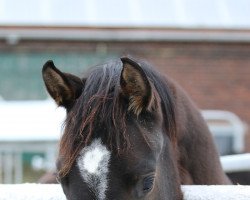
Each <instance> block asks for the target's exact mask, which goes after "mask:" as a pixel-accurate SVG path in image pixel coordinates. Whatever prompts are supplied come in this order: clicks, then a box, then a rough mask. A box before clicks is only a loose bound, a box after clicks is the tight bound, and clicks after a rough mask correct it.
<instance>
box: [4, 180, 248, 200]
mask: <svg viewBox="0 0 250 200" xmlns="http://www.w3.org/2000/svg"><path fill="white" fill-rule="evenodd" d="M182 190H183V193H184V200H249V199H250V186H240V185H238V186H232V185H230V186H223V185H220V186H215V185H212V186H199V185H197V186H188V185H185V186H182ZM0 192H1V194H0V200H66V198H65V196H64V194H63V191H62V189H61V186H60V185H56V184H48V185H43V184H19V185H0Z"/></svg>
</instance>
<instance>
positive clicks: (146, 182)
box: [142, 176, 154, 192]
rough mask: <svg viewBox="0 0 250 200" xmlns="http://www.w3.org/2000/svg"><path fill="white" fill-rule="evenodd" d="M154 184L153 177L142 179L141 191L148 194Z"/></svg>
mask: <svg viewBox="0 0 250 200" xmlns="http://www.w3.org/2000/svg"><path fill="white" fill-rule="evenodd" d="M153 184H154V176H148V177H146V178H144V179H143V188H142V189H143V191H144V192H149V191H150V190H152V188H153Z"/></svg>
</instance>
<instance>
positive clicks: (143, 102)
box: [120, 57, 154, 115]
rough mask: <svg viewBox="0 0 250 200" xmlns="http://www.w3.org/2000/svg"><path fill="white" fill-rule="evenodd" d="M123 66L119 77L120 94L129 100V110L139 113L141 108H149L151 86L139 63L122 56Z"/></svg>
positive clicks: (151, 98) (151, 99)
mask: <svg viewBox="0 0 250 200" xmlns="http://www.w3.org/2000/svg"><path fill="white" fill-rule="evenodd" d="M121 61H122V63H123V68H122V72H121V77H120V85H121V90H122V94H123V95H124V96H125V97H127V99H128V100H129V110H131V111H133V112H134V113H135V114H136V115H139V114H140V113H141V111H142V110H143V109H145V110H151V108H152V102H153V100H154V96H153V94H152V86H151V83H150V81H149V80H148V77H147V76H146V74H145V72H144V71H143V69H142V68H141V66H140V64H139V63H137V62H136V61H134V60H132V59H130V58H128V57H122V58H121Z"/></svg>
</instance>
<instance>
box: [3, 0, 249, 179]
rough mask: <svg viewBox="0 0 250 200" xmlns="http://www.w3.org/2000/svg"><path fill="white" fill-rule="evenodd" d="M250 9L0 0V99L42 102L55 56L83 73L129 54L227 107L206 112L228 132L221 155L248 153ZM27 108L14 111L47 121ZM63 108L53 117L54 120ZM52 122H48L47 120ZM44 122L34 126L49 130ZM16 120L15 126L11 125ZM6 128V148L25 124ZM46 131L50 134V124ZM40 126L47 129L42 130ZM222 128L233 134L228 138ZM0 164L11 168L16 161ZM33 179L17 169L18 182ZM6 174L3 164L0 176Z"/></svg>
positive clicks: (231, 2)
mask: <svg viewBox="0 0 250 200" xmlns="http://www.w3.org/2000/svg"><path fill="white" fill-rule="evenodd" d="M249 8H250V1H248V0H238V1H235V0H209V1H200V0H157V1H151V0H126V1H117V0H106V1H100V0H72V1H65V0H51V1H50V0H37V1H32V0H23V1H17V0H0V105H2V106H3V107H5V106H6V103H17V104H19V103H20V101H21V103H23V101H29V102H28V104H29V103H31V102H33V103H34V101H35V102H36V103H37V107H41V105H44V104H46V103H48V101H46V100H47V98H48V95H47V94H46V92H45V89H44V86H43V83H42V78H41V68H42V66H43V64H44V63H45V62H46V61H47V60H49V59H52V60H53V61H54V62H55V64H56V66H58V67H60V69H62V70H65V71H68V72H71V73H75V74H81V73H83V71H84V70H85V69H87V68H88V67H91V66H93V65H97V64H99V63H103V62H105V61H107V60H110V59H113V58H119V56H122V55H127V54H129V55H132V56H133V57H136V58H141V59H145V60H147V61H149V62H151V63H152V64H153V65H155V67H157V68H158V69H159V70H160V71H161V72H162V73H165V74H166V75H168V76H170V77H172V78H173V79H175V80H176V81H177V82H178V83H179V84H180V85H181V86H182V87H183V88H184V89H185V90H186V91H187V92H188V93H189V94H190V96H191V97H192V98H193V100H194V101H195V102H196V103H197V105H198V106H199V108H201V109H202V110H220V111H219V112H216V111H215V112H210V113H209V112H206V113H205V112H204V115H205V117H206V119H207V120H208V121H209V122H208V123H209V125H210V127H211V129H213V132H223V134H218V135H217V139H218V140H217V142H218V144H221V143H220V142H222V143H223V145H224V146H223V145H222V146H223V147H222V149H221V150H220V151H221V154H226V153H227V154H232V153H240V152H250V134H249V131H247V127H248V126H249V124H250V109H248V106H249V103H250V12H249ZM43 100H44V101H43ZM39 102H40V103H41V104H39ZM12 105H14V104H12ZM50 105H51V104H50ZM11 107H12V106H11ZM5 108H6V107H5ZM26 109H27V110H26V111H24V110H23V111H21V110H20V111H19V110H18V109H16V110H13V113H11V114H9V119H10V120H12V119H13V118H15V115H18V116H19V117H18V120H16V121H18V122H19V123H20V124H22V125H23V126H26V125H27V123H29V122H30V123H31V121H29V120H27V119H26V121H25V116H26V115H29V117H30V116H32V117H31V118H33V119H34V118H35V119H38V120H37V121H36V122H32V123H33V124H34V123H37V124H39V120H43V119H41V118H39V116H40V117H41V116H45V118H46V113H44V114H41V113H42V111H41V110H37V112H35V113H34V112H31V111H30V112H29V111H28V109H29V108H28V107H26ZM31 109H32V110H33V111H34V110H35V108H31ZM52 109H54V108H52ZM45 110H46V109H45ZM221 110H223V111H227V112H221ZM55 111H56V110H55ZM228 111H229V112H230V113H229V112H228ZM15 112H16V113H15ZM17 112H19V114H17ZM20 112H22V114H23V115H22V114H21V115H20ZM3 113H4V112H3V111H2V110H0V116H1V117H0V125H1V126H2V124H1V123H3V120H2V119H3V118H6V114H3ZM211 113H212V116H214V117H211ZM233 113H234V114H233ZM49 114H50V113H49V112H48V115H49ZM62 115H63V114H61V115H60V117H59V118H60V120H58V121H57V122H55V123H54V124H55V125H56V126H58V124H60V122H61V121H62V118H63V117H62ZM225 115H226V117H223V116H225ZM235 115H237V116H238V117H239V118H240V119H241V120H239V118H238V117H237V116H235ZM216 116H217V117H216ZM218 116H221V117H218ZM230 116H231V117H230ZM234 117H236V118H234ZM29 119H30V118H29ZM22 120H23V121H22ZM14 121H15V120H14ZM59 121H60V122H59ZM238 121H239V124H237V122H238ZM6 123H7V122H6ZM30 123H29V124H30ZM47 123H48V121H46V120H45V121H43V123H41V124H42V127H43V126H46V124H47ZM235 123H236V125H235ZM41 124H40V127H39V126H37V127H36V126H34V130H37V129H39V130H41ZM12 126H13V127H15V126H16V125H15V124H13V125H10V124H9V127H12ZM20 126H21V125H20ZM13 127H12V128H13ZM232 127H240V128H235V130H236V132H235V131H234V129H233V128H232ZM1 130H2V131H1ZM15 130H16V131H15ZM24 130H25V128H24ZM51 130H54V129H51ZM0 131H1V132H0V150H2V151H3V150H4V149H6V148H7V146H6V140H8V139H6V137H5V136H6V135H7V136H8V135H9V136H10V135H11V134H13V132H18V128H17V129H12V133H11V134H9V133H8V131H7V129H1V128H0ZM44 131H45V132H46V133H45V135H46V134H48V132H49V131H46V130H44ZM237 131H238V132H237ZM10 132H11V131H10ZM30 132H31V133H32V130H31V131H30ZM55 132H56V133H55ZM59 132H60V131H58V130H57V131H54V132H53V133H51V134H52V135H54V134H56V136H55V137H54V136H53V137H54V138H53V137H52V139H51V140H52V141H53V145H54V147H55V148H56V141H57V139H56V138H59V135H60V133H59ZM225 132H226V134H225ZM235 133H236V134H235ZM245 133H246V134H245ZM15 134H19V137H21V135H22V133H21V132H19V133H15ZM15 134H13V135H15ZM36 134H40V135H42V133H41V131H39V133H35V132H34V135H36ZM244 134H245V135H244ZM222 135H229V136H230V137H228V138H229V139H225V138H224V139H223V140H220V139H219V138H220V137H221V136H222ZM11 137H12V136H11ZM13 137H15V138H18V137H17V136H13ZM27 137H28V136H27ZM41 137H42V136H41ZM222 137H223V136H222ZM15 138H14V141H16V139H15ZM235 138H236V139H235ZM37 140H39V139H37ZM37 140H34V139H33V140H32V143H34V142H35V141H37ZM42 140H44V142H46V141H47V140H46V139H40V141H42ZM234 140H237V141H238V143H237V142H235V141H234ZM239 141H240V142H239ZM4 142H5V143H4ZM9 142H10V141H9ZM234 142H235V143H237V144H238V147H239V146H240V147H239V148H238V150H237V147H235V148H236V150H235V149H234V148H233V147H232V146H233V144H234ZM239 143H240V144H239ZM46 144H48V141H47V142H46ZM237 144H236V146H237ZM4 145H5V146H4ZM8 145H9V144H8ZM25 146H26V143H25ZM219 146H221V145H219ZM1 147H2V148H1ZM224 147H225V148H224ZM20 148H21V147H20ZM48 148H49V149H51V148H52V147H48ZM223 148H224V149H223ZM38 152H40V151H38ZM44 152H45V153H44ZM46 152H47V151H46V150H44V151H41V153H40V154H39V155H38V157H35V158H34V155H35V156H37V152H36V154H34V152H30V151H29V152H26V151H24V153H22V154H21V157H20V155H19V158H18V157H17V158H16V161H15V162H16V163H18V162H21V161H20V160H22V161H23V160H27V163H28V164H30V163H32V162H33V167H34V166H38V167H37V168H39V166H42V163H43V162H44V161H43V160H41V159H43V158H44V157H46V156H47V157H50V158H51V155H55V151H54V152H50V153H48V152H47V154H46ZM49 155H50V156H49ZM8 156H9V158H8ZM39 156H40V157H39ZM10 157H13V155H10V154H8V153H2V156H0V162H1V160H2V163H3V162H5V163H6V160H5V159H7V158H8V159H7V160H9V159H10ZM52 158H54V157H53V156H52ZM39 159H40V160H39ZM12 162H13V161H12ZM39 162H40V165H39ZM47 162H50V160H47ZM34 163H35V164H34ZM1 166H2V171H3V168H6V169H8V168H10V167H8V166H11V163H10V164H9V165H7V166H6V165H3V164H2V165H1ZM46 166H48V165H46ZM49 166H51V165H49ZM0 168H1V167H0ZM43 169H47V168H46V167H45V168H43ZM21 170H22V171H23V169H21ZM19 171H20V169H19ZM13 173H14V169H13ZM19 173H20V172H19ZM41 173H42V171H41ZM27 174H28V173H27ZM35 174H37V173H35ZM1 177H2V179H1ZM35 178H37V177H35ZM35 178H33V179H32V178H31V179H27V180H26V179H23V177H19V178H17V181H16V182H20V181H31V180H32V181H33V180H35ZM10 179H12V178H11V177H9V178H7V179H6V181H5V182H9V181H10ZM3 180H4V175H3V172H0V182H1V181H2V182H3Z"/></svg>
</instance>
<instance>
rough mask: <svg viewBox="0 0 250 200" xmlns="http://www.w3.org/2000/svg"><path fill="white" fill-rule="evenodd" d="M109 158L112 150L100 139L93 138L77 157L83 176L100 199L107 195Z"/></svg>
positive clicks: (102, 199)
mask: <svg viewBox="0 0 250 200" xmlns="http://www.w3.org/2000/svg"><path fill="white" fill-rule="evenodd" d="M109 160H110V151H108V149H107V148H106V146H104V145H103V144H102V142H101V140H100V139H95V140H93V142H92V143H91V144H90V145H89V146H87V147H85V148H83V150H82V151H81V152H80V154H79V157H78V158H77V166H78V168H79V170H80V173H81V176H82V178H83V180H84V181H85V183H87V184H88V186H89V188H90V189H91V190H92V191H93V192H94V193H95V195H96V197H97V198H98V200H104V199H105V197H106V195H105V192H106V190H107V187H108V181H107V175H108V165H109Z"/></svg>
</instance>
